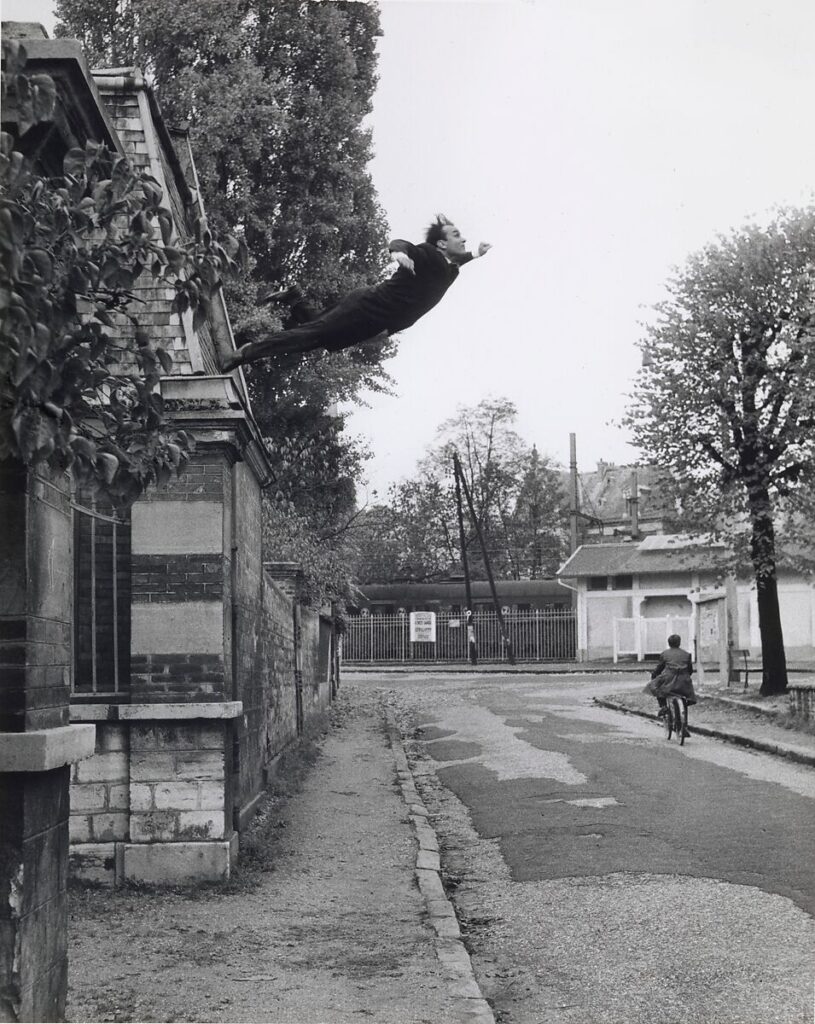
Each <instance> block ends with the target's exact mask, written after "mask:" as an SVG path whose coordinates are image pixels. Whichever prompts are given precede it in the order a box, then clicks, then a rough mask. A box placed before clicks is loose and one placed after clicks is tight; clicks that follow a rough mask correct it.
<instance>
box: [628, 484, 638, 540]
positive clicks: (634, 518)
mask: <svg viewBox="0 0 815 1024" xmlns="http://www.w3.org/2000/svg"><path fill="white" fill-rule="evenodd" d="M629 500H630V502H631V539H632V540H639V537H640V496H639V491H638V490H637V470H636V468H635V469H632V470H631V498H630V499H629Z"/></svg>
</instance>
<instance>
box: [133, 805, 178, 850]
mask: <svg viewBox="0 0 815 1024" xmlns="http://www.w3.org/2000/svg"><path fill="white" fill-rule="evenodd" d="M177 831H178V812H177V811H155V810H153V811H149V812H147V813H146V814H134V813H132V812H131V815H130V838H131V840H132V841H133V842H135V843H160V842H165V843H169V842H172V841H173V840H174V839H175V838H176V833H177Z"/></svg>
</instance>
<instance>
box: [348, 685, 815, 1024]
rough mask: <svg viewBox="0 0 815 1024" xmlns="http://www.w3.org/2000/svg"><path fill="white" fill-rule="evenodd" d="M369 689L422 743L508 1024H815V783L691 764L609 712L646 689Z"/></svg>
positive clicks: (711, 755) (764, 769) (420, 755)
mask: <svg viewBox="0 0 815 1024" xmlns="http://www.w3.org/2000/svg"><path fill="white" fill-rule="evenodd" d="M360 685H363V686H365V687H366V688H367V687H368V686H376V687H377V688H384V689H385V690H386V691H387V699H388V700H389V702H390V703H392V704H393V705H394V706H395V707H396V708H398V710H399V714H400V716H401V719H402V725H403V729H405V730H407V731H410V730H419V731H414V736H415V737H416V743H415V744H414V750H415V753H416V756H417V761H416V770H417V771H418V772H419V774H420V779H421V782H422V788H423V790H424V795H425V799H426V802H427V801H429V806H431V808H432V810H433V811H434V812H435V814H436V815H437V819H436V827H437V831H438V832H439V835H440V838H441V839H442V843H443V847H444V858H443V859H444V863H445V865H446V868H447V870H448V872H449V874H450V875H451V878H452V880H453V882H454V883H455V884H456V888H455V893H454V898H455V902H456V905H457V909H458V910H459V912H460V917H461V919H462V922H463V923H464V924H465V925H466V926H468V932H469V942H470V946H471V951H472V956H473V963H474V965H475V968H476V972H477V974H478V976H479V980H480V982H481V985H482V989H483V991H484V993H485V995H486V996H487V997H488V998H489V999H490V1000H491V1002H492V1004H493V1006H494V1008H495V1010H496V1017H497V1019H498V1020H499V1021H503V1022H506V1024H527V1022H528V1024H532V1022H535V1024H537V1022H544V1021H545V1022H546V1024H550V1022H557V1024H559V1022H569V1024H578V1022H579V1024H592V1022H602V1024H606V1022H608V1024H611V1022H614V1024H635V1022H643V1024H645V1022H648V1024H659V1022H663V1021H664V1022H674V1021H676V1022H679V1021H683V1022H684V1021H687V1022H698V1024H711V1022H714V1024H718V1022H723V1024H724V1022H726V1024H770V1022H784V1024H787V1022H789V1024H793V1022H795V1024H799V1022H809V1021H812V1020H813V981H814V979H815V970H814V969H813V953H814V952H815V924H814V923H813V917H812V915H813V913H814V912H815V858H814V857H813V850H815V814H813V802H812V801H813V797H815V770H814V769H811V768H807V767H802V766H797V765H793V764H788V763H787V762H785V761H783V760H781V759H779V758H773V757H772V756H770V755H764V754H757V753H753V752H750V751H746V750H742V749H740V748H736V747H731V746H728V745H726V744H723V743H721V742H719V741H716V740H713V739H707V738H704V737H700V736H694V737H692V738H691V739H690V740H689V741H688V742H687V743H686V745H685V747H683V748H680V747H679V746H678V745H676V744H674V743H671V744H668V743H667V742H666V741H665V739H664V737H663V734H662V731H661V729H659V728H658V727H657V726H656V724H655V723H653V722H649V721H646V720H643V719H638V718H634V717H631V716H624V715H621V714H619V713H617V712H614V711H610V710H606V709H602V708H598V707H596V706H594V705H593V704H592V700H591V698H592V697H593V696H595V695H599V694H602V693H609V692H614V691H619V690H621V689H623V688H625V687H626V685H628V686H636V687H641V686H642V685H643V680H642V678H640V677H639V676H637V677H636V678H635V679H632V680H630V681H629V682H628V683H626V682H625V681H623V680H621V679H620V678H619V677H616V678H614V679H598V677H597V676H587V677H574V676H560V677H552V676H533V677H530V676H519V675H515V676H489V675H482V676H478V675H473V676H459V675H454V676H453V675H451V676H443V675H438V676H435V677H434V676H429V675H421V676H420V675H416V676H398V677H392V678H389V679H382V678H379V679H376V680H374V679H373V678H366V679H365V681H364V682H362V681H361V680H360ZM691 715H692V712H691ZM690 724H691V728H692V725H693V723H692V718H691V723H690Z"/></svg>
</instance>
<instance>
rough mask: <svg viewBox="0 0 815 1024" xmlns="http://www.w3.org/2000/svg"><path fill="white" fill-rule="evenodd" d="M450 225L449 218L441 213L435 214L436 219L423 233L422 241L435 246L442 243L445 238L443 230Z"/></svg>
mask: <svg viewBox="0 0 815 1024" xmlns="http://www.w3.org/2000/svg"><path fill="white" fill-rule="evenodd" d="M452 223H453V222H452V221H451V220H450V218H449V217H445V216H444V214H443V213H437V214H436V219H435V220H434V221H433V223H432V224H431V225H430V227H429V228H428V229H427V231H426V232H425V236H424V240H425V241H426V242H429V243H430V244H431V245H435V244H436V242H443V241H444V238H445V235H444V229H445V228H447V227H449V226H450V225H451V224H452Z"/></svg>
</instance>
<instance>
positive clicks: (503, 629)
mask: <svg viewBox="0 0 815 1024" xmlns="http://www.w3.org/2000/svg"><path fill="white" fill-rule="evenodd" d="M453 460H454V467H455V470H456V474H457V481H458V479H460V480H461V487H462V489H463V490H464V497H465V499H466V501H467V508H468V509H469V510H470V518H471V519H472V521H473V526H474V527H475V532H476V533H477V534H478V543H479V544H480V545H481V554H482V555H483V556H484V568H485V569H486V570H487V579H488V580H489V584H490V592H491V594H492V603H493V605H494V606H495V615H496V617H497V619H498V625H499V627H500V629H501V638H502V639H503V641H504V647H505V648H506V652H507V661H508V662H509V663H510V665H514V664H515V654H514V652H513V650H512V643H511V642H510V639H509V634H508V633H507V627H506V624H505V622H504V614H503V612H502V611H501V605H500V604H499V603H498V592H497V591H496V589H495V579H494V578H493V575H492V566H491V565H490V556H489V555H488V553H487V545H486V544H485V543H484V535H483V534H482V532H481V526H480V524H479V522H478V518H477V516H476V514H475V506H474V505H473V499H472V496H471V495H470V489H469V487H468V486H467V481H466V480H465V479H464V474H463V473H462V471H461V463H460V462H459V461H458V455H454V456H453ZM456 486H458V483H457V484H456Z"/></svg>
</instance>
